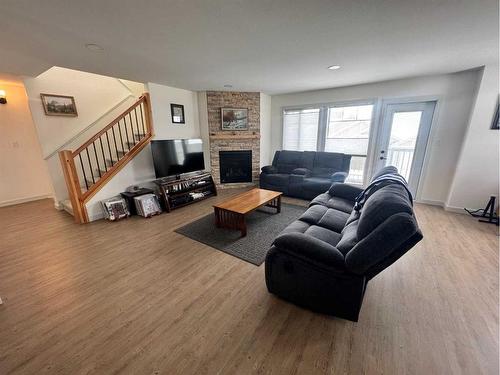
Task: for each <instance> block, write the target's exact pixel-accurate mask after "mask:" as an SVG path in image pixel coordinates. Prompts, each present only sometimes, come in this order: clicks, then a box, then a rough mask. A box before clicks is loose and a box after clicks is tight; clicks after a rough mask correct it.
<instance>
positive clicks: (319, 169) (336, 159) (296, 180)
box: [260, 151, 351, 200]
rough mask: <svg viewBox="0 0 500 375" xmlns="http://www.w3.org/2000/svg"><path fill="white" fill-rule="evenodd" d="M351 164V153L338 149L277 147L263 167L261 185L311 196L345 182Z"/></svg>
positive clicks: (307, 196)
mask: <svg viewBox="0 0 500 375" xmlns="http://www.w3.org/2000/svg"><path fill="white" fill-rule="evenodd" d="M350 164H351V155H345V154H341V153H336V152H314V151H276V153H275V154H274V158H273V163H272V165H268V166H265V167H263V168H262V173H261V174H260V187H261V188H262V189H268V190H274V191H281V192H282V193H283V194H285V195H288V196H291V197H296V198H303V199H308V200H311V199H313V198H314V197H316V196H317V195H318V194H321V193H324V192H325V191H327V190H328V189H329V188H330V186H331V185H332V183H334V182H344V181H345V179H346V178H347V175H348V173H349V166H350Z"/></svg>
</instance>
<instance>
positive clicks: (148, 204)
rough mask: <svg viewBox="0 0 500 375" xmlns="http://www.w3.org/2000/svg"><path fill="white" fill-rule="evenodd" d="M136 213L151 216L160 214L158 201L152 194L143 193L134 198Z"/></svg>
mask: <svg viewBox="0 0 500 375" xmlns="http://www.w3.org/2000/svg"><path fill="white" fill-rule="evenodd" d="M134 202H135V208H136V210H137V215H140V216H143V217H151V216H154V215H159V214H161V208H160V202H158V198H157V197H156V195H154V194H144V195H140V196H138V197H135V198H134Z"/></svg>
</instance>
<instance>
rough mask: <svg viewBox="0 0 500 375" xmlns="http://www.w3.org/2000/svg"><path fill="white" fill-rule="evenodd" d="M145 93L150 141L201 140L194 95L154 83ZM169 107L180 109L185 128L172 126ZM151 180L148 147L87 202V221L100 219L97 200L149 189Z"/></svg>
mask: <svg viewBox="0 0 500 375" xmlns="http://www.w3.org/2000/svg"><path fill="white" fill-rule="evenodd" d="M147 89H148V91H149V95H150V98H151V106H152V108H151V109H152V113H153V127H154V132H155V137H154V139H185V138H201V132H200V123H199V112H198V111H199V109H198V93H197V92H195V91H189V90H182V89H177V88H175V87H168V86H163V85H158V84H155V83H148V84H147ZM170 103H175V104H182V105H183V106H184V115H185V120H186V123H185V124H173V123H172V117H171V115H170ZM205 160H207V157H206V155H205ZM154 179H155V172H154V168H153V159H152V156H151V147H150V146H149V145H148V146H146V147H145V148H144V149H143V150H142V151H141V152H140V153H139V154H138V155H137V156H136V157H135V158H134V159H132V160H131V161H130V162H129V163H128V164H127V165H126V166H125V167H124V168H123V169H122V170H121V171H120V172H118V173H117V174H116V175H115V176H114V177H113V178H112V179H111V180H110V181H109V182H108V183H107V184H106V185H105V186H104V187H103V188H102V189H101V190H100V191H99V192H98V193H97V194H96V195H94V196H93V197H92V198H91V199H90V201H89V202H88V203H87V206H86V207H87V212H88V215H89V219H90V220H91V221H92V220H97V219H100V218H102V217H103V214H102V209H101V205H100V201H101V200H103V199H106V198H110V197H113V196H115V195H118V194H120V193H121V192H123V191H124V190H125V189H126V188H127V187H129V186H133V185H140V186H148V185H152V181H153V180H154Z"/></svg>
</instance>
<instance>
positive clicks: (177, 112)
mask: <svg viewBox="0 0 500 375" xmlns="http://www.w3.org/2000/svg"><path fill="white" fill-rule="evenodd" d="M170 113H171V115H172V123H173V124H185V123H186V120H185V119H184V106H183V105H182V104H173V103H170Z"/></svg>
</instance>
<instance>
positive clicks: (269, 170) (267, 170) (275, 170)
mask: <svg viewBox="0 0 500 375" xmlns="http://www.w3.org/2000/svg"><path fill="white" fill-rule="evenodd" d="M261 170H262V173H265V174H273V173H278V168H276V167H274V166H272V165H266V166H265V167H262V168H261Z"/></svg>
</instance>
